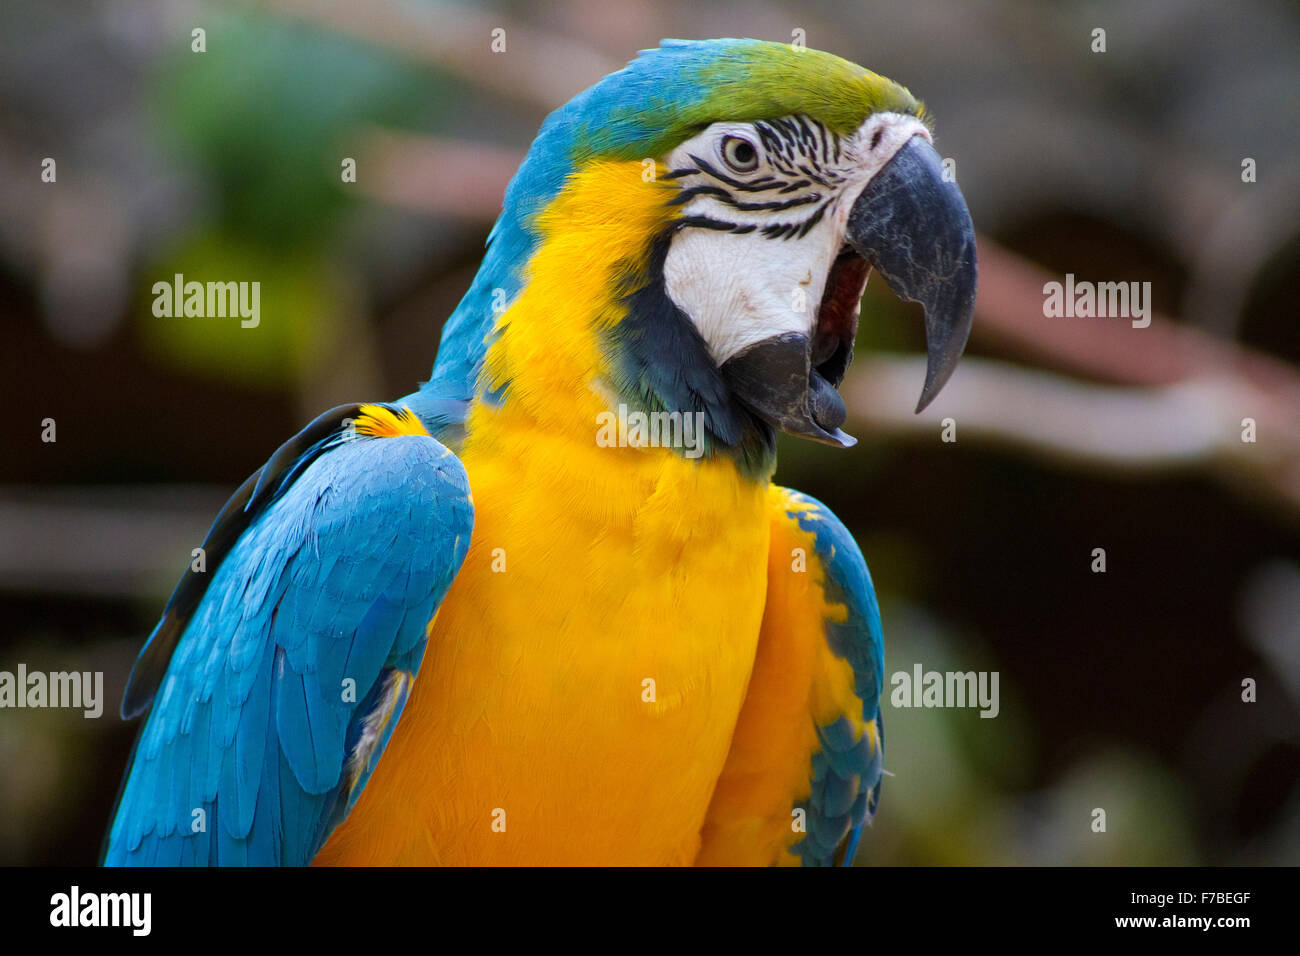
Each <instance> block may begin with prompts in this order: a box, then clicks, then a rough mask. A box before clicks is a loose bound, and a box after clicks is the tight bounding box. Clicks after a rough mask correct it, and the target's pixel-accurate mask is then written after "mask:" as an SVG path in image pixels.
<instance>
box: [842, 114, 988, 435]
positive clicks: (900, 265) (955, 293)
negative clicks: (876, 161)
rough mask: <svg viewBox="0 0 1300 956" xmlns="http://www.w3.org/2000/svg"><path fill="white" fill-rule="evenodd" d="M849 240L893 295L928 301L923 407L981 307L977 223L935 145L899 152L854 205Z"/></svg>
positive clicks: (917, 140) (917, 142)
mask: <svg viewBox="0 0 1300 956" xmlns="http://www.w3.org/2000/svg"><path fill="white" fill-rule="evenodd" d="M847 238H848V241H849V245H851V246H852V247H853V249H854V250H855V251H856V252H857V253H858V255H860V256H862V258H864V259H866V260H867V262H869V263H871V266H872V268H874V269H875V270H876V271H877V272H879V273H880V275H881V276H882V277H883V278H884V280H885V282H886V283H887V284H888V285H889V288H891V289H892V290H893V291H894V294H895V295H897V296H898V297H899V298H902V299H907V300H909V301H911V302H920V303H921V305H923V306H924V307H925V342H926V369H925V386H924V387H923V388H922V389H921V400H920V402H918V403H917V406H916V410H917V411H918V412H919V411H921V410H922V409H924V408H925V406H927V405H929V404H930V402H931V401H932V400H933V399H934V397H935V396H936V395H938V394H939V389H941V388H943V386H944V384H945V383H946V382H947V381H948V379H949V377H950V376H951V375H952V373H953V370H954V369H955V368H956V367H957V360H958V359H960V358H961V353H962V351H963V350H964V349H965V348H966V339H967V338H968V337H969V336H970V326H971V318H972V317H973V316H974V313H975V273H976V269H975V226H974V224H972V223H971V219H970V211H969V210H968V209H967V208H966V200H965V199H963V198H962V195H961V190H959V189H958V188H957V184H956V183H955V182H945V180H944V175H943V161H942V160H941V159H940V158H939V154H938V153H936V152H935V151H934V147H933V146H931V145H930V144H929V143H927V142H926V141H925V140H924V139H923V138H921V137H920V136H913V137H912V139H911V140H910V141H909V142H908V143H907V144H906V145H905V146H903V147H902V148H901V149H899V151H898V152H897V153H895V154H894V158H893V159H891V160H890V161H889V162H888V163H886V164H885V167H884V168H883V169H882V170H880V172H879V173H877V174H876V176H875V178H874V179H872V180H871V182H870V183H868V184H867V187H866V189H864V190H863V191H862V195H860V196H859V197H858V199H857V201H856V202H855V203H854V204H853V210H852V211H851V212H850V213H849V222H848V235H847Z"/></svg>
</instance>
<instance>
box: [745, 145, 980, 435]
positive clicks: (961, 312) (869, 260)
mask: <svg viewBox="0 0 1300 956" xmlns="http://www.w3.org/2000/svg"><path fill="white" fill-rule="evenodd" d="M845 240H846V243H845V246H844V247H843V248H842V249H841V250H840V252H839V254H838V255H837V256H836V257H835V261H834V262H833V263H832V264H831V267H830V271H829V272H828V273H827V275H826V287H825V289H824V290H823V291H822V299H821V302H820V303H818V306H817V322H816V324H815V325H814V327H813V329H812V330H811V334H810V335H805V334H803V333H800V332H785V333H781V334H778V335H774V336H772V337H771V338H767V339H763V340H761V341H759V342H756V343H754V344H753V345H750V346H748V347H747V348H745V349H743V350H742V351H740V352H738V353H736V354H735V355H732V356H731V357H730V358H729V359H727V360H726V361H725V362H724V363H723V365H722V373H723V375H724V377H725V378H726V380H727V382H728V384H729V385H730V386H731V389H732V391H733V393H734V394H735V395H736V396H737V397H738V398H739V399H740V400H741V401H742V402H743V403H744V404H745V405H746V406H747V407H748V408H749V410H750V411H751V412H753V413H754V415H756V416H757V417H758V418H760V419H762V420H763V421H765V422H767V423H768V424H769V425H771V426H773V427H775V428H780V429H782V430H783V431H785V432H787V433H788V434H791V435H798V436H799V437H801V438H808V439H811V440H813V441H818V442H822V443H823V444H827V445H837V446H839V447H841V448H848V447H850V446H852V445H853V444H854V443H855V442H854V439H853V437H852V436H851V435H847V434H845V432H844V431H843V429H842V428H841V427H840V426H841V425H843V424H844V421H845V419H846V418H847V417H848V410H847V409H846V408H845V406H844V401H843V399H841V398H840V394H839V392H838V391H836V388H837V386H839V384H840V382H842V381H843V380H844V373H845V371H846V370H847V369H848V367H849V361H850V359H852V357H853V337H854V334H855V333H856V332H857V327H858V308H859V303H860V302H861V300H862V292H863V290H864V289H865V288H866V285H867V275H868V274H869V273H870V272H871V270H873V269H874V270H875V271H876V272H878V273H880V276H881V278H882V279H884V281H885V284H886V285H888V286H889V288H890V289H891V290H893V292H894V294H895V295H897V296H898V297H899V298H901V299H906V300H909V301H912V302H919V303H921V305H922V306H923V307H924V309H925V341H926V372H925V384H924V385H923V386H922V388H921V399H920V401H919V402H918V403H917V411H918V412H919V411H921V410H922V409H924V408H925V407H926V405H928V404H929V403H930V401H931V400H933V398H934V397H935V395H936V394H938V392H939V389H941V388H943V385H944V383H945V382H947V381H948V378H949V376H950V375H952V372H953V369H954V368H956V366H957V360H958V359H959V358H960V357H961V353H962V350H963V349H964V348H965V346H966V337H967V336H968V335H969V334H970V325H971V318H972V316H973V315H974V312H975V285H976V263H975V227H974V226H973V225H972V224H971V221H970V212H969V211H968V210H967V209H966V201H965V200H964V199H962V196H961V192H960V191H959V190H958V189H957V186H956V184H955V183H954V182H952V181H951V180H950V179H949V178H947V176H946V174H945V172H944V168H943V161H942V160H941V159H940V158H939V154H938V153H936V152H935V151H934V147H932V146H931V145H930V144H929V143H928V142H927V141H926V140H925V139H924V138H921V137H919V136H917V137H913V138H912V139H911V140H910V141H909V142H908V143H907V144H906V145H904V146H903V147H901V148H900V149H899V150H898V152H896V153H895V154H894V156H893V158H892V159H890V160H889V162H887V163H886V164H885V166H884V167H883V168H882V169H881V170H880V171H879V172H877V173H876V174H875V176H873V177H872V179H871V181H870V182H869V183H868V184H867V185H866V187H864V189H863V191H862V192H861V194H859V195H858V197H857V198H856V199H855V200H854V201H853V207H852V209H851V210H850V211H849V216H848V220H847V222H846V227H845Z"/></svg>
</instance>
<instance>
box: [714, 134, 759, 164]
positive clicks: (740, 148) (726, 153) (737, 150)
mask: <svg viewBox="0 0 1300 956" xmlns="http://www.w3.org/2000/svg"><path fill="white" fill-rule="evenodd" d="M722 159H723V161H724V162H725V163H726V164H727V165H728V166H730V167H731V168H732V169H733V170H734V171H736V172H738V173H752V172H753V171H754V170H756V169H758V150H757V149H755V148H754V144H753V143H751V142H750V141H749V140H747V139H744V138H742V137H740V136H725V137H723V140H722Z"/></svg>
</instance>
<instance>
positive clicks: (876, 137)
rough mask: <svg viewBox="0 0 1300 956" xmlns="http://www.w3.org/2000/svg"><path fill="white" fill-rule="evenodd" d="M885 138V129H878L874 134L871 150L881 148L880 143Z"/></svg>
mask: <svg viewBox="0 0 1300 956" xmlns="http://www.w3.org/2000/svg"><path fill="white" fill-rule="evenodd" d="M884 136H885V130H884V128H883V127H877V128H876V131H875V133H873V134H872V136H871V148H872V149H875V148H876V147H877V146H879V145H880V141H881V140H882V139H883V138H884Z"/></svg>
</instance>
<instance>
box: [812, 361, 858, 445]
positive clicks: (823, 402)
mask: <svg viewBox="0 0 1300 956" xmlns="http://www.w3.org/2000/svg"><path fill="white" fill-rule="evenodd" d="M808 410H809V411H810V412H811V413H812V419H813V421H815V422H816V423H817V424H818V425H820V426H821V427H822V428H824V429H826V431H828V432H833V431H835V429H837V428H839V427H840V426H841V425H843V424H844V420H845V419H846V418H848V414H849V412H848V409H847V408H845V406H844V399H843V398H841V397H840V393H839V392H837V391H835V386H834V385H832V384H831V383H830V382H828V381H827V380H826V379H825V378H823V377H822V376H821V373H819V372H818V371H817V370H816V369H813V370H812V371H811V372H809V374H808Z"/></svg>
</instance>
